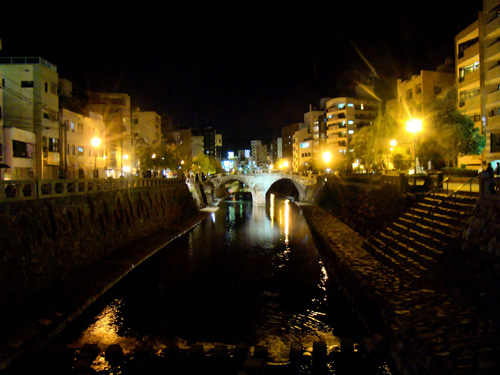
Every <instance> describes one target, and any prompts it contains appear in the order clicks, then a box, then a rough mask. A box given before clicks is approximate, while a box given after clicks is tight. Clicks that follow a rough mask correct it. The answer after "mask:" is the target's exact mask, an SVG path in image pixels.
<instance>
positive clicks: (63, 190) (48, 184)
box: [0, 178, 186, 203]
mask: <svg viewBox="0 0 500 375" xmlns="http://www.w3.org/2000/svg"><path fill="white" fill-rule="evenodd" d="M180 183H186V179H184V178H106V179H72V180H69V179H68V180H42V179H29V180H7V181H5V180H4V181H0V203H5V202H14V201H23V200H33V199H44V198H61V197H67V196H70V195H78V194H92V193H102V192H108V191H114V190H123V189H135V188H145V187H154V186H163V185H171V184H180Z"/></svg>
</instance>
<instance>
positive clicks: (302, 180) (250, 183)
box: [210, 172, 316, 206]
mask: <svg viewBox="0 0 500 375" xmlns="http://www.w3.org/2000/svg"><path fill="white" fill-rule="evenodd" d="M283 179H286V180H290V181H291V182H292V183H293V185H294V186H295V188H296V189H297V191H298V193H299V202H306V201H307V200H308V191H309V190H310V189H308V188H312V187H314V186H315V185H316V176H312V177H310V176H302V175H298V174H289V173H273V172H259V173H245V174H228V175H222V176H221V175H216V176H214V177H212V178H211V179H210V181H211V183H212V185H213V187H214V190H217V189H218V188H219V187H220V186H221V185H222V184H225V183H226V182H230V181H235V180H236V181H241V182H243V183H244V184H245V185H246V186H247V187H248V189H249V190H250V192H251V193H252V202H253V204H254V205H257V206H260V205H265V204H266V193H267V191H268V190H269V188H270V187H271V185H272V184H274V183H275V182H276V181H279V180H283Z"/></svg>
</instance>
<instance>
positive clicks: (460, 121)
mask: <svg viewBox="0 0 500 375" xmlns="http://www.w3.org/2000/svg"><path fill="white" fill-rule="evenodd" d="M456 103H457V94H456V89H455V88H451V89H450V90H448V91H447V93H446V94H445V95H444V96H443V97H440V98H436V100H435V101H434V103H433V107H432V109H433V112H432V116H431V121H426V123H427V124H428V125H427V126H426V130H425V133H424V134H423V137H422V141H421V144H420V145H419V148H418V150H417V153H418V156H419V158H423V159H424V160H432V161H433V163H434V164H435V165H436V164H438V163H439V162H440V160H439V159H441V160H442V162H444V164H446V165H447V166H456V164H457V158H458V157H459V156H464V155H479V154H480V153H481V152H482V150H483V149H484V147H485V146H486V137H485V136H484V135H483V134H481V133H480V130H479V128H477V127H475V126H474V122H473V121H472V119H471V118H470V117H469V116H467V115H464V114H462V113H460V112H458V111H457V109H456Z"/></svg>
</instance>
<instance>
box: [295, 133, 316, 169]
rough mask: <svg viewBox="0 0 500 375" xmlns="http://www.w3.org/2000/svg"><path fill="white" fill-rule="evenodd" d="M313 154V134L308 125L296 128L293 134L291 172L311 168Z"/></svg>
mask: <svg viewBox="0 0 500 375" xmlns="http://www.w3.org/2000/svg"><path fill="white" fill-rule="evenodd" d="M314 155H315V153H314V135H313V134H311V132H310V131H309V128H308V127H303V128H302V129H299V130H297V131H296V132H295V133H294V135H293V158H292V170H293V172H302V171H306V170H310V169H312V168H313V160H314Z"/></svg>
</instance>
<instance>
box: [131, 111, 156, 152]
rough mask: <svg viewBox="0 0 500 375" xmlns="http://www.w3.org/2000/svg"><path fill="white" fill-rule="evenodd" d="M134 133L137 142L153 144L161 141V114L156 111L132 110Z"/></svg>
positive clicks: (135, 142)
mask: <svg viewBox="0 0 500 375" xmlns="http://www.w3.org/2000/svg"><path fill="white" fill-rule="evenodd" d="M132 135H133V138H134V145H135V144H147V145H150V146H152V145H153V144H156V143H159V142H160V141H161V116H160V115H159V114H158V113H156V112H155V111H141V110H140V108H135V109H134V110H133V111H132Z"/></svg>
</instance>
